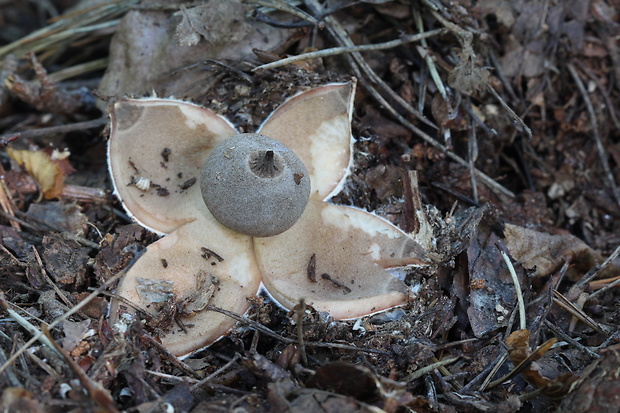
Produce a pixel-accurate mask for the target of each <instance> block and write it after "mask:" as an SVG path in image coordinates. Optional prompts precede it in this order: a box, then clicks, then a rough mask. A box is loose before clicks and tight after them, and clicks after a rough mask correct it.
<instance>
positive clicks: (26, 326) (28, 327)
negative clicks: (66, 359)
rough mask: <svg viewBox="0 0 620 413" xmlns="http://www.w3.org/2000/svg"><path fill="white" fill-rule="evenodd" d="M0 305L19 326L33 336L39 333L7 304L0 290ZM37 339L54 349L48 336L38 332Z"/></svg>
mask: <svg viewBox="0 0 620 413" xmlns="http://www.w3.org/2000/svg"><path fill="white" fill-rule="evenodd" d="M0 305H1V306H2V307H3V308H4V310H5V311H6V312H7V313H9V315H10V316H11V318H13V320H15V321H16V322H17V323H18V324H19V325H20V326H22V327H23V328H24V329H26V330H27V331H28V332H29V333H30V334H32V335H33V336H37V333H40V331H39V330H37V328H36V327H35V326H34V325H33V324H32V323H31V322H30V321H28V320H26V319H25V318H24V317H22V316H21V315H19V313H18V312H17V311H15V310H13V309H12V308H11V307H10V306H9V303H8V302H7V301H6V299H5V298H4V293H2V292H0ZM37 340H39V341H40V342H41V343H42V344H45V345H46V346H48V347H49V348H50V349H52V351H55V350H56V349H55V348H54V345H53V344H52V342H51V341H50V340H48V338H47V337H45V336H44V335H42V334H40V335H39V336H38V337H37ZM58 355H60V353H58ZM7 363H8V361H7ZM2 371H4V370H2ZM2 371H0V373H1V372H2Z"/></svg>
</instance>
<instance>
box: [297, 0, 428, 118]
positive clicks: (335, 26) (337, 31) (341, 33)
mask: <svg viewBox="0 0 620 413" xmlns="http://www.w3.org/2000/svg"><path fill="white" fill-rule="evenodd" d="M305 2H306V5H307V6H308V7H309V8H311V9H312V10H313V11H314V13H315V14H317V15H318V14H320V8H321V6H320V5H319V3H318V2H317V1H316V0H305ZM325 23H326V28H327V30H328V31H329V33H330V35H331V36H332V37H333V38H334V39H335V40H336V42H337V43H338V44H340V45H342V46H347V47H354V46H355V43H353V41H352V40H351V38H350V37H349V35H348V34H347V31H346V30H345V29H344V27H342V25H341V24H340V23H339V22H338V20H336V19H335V18H334V17H332V16H326V17H325ZM346 58H347V60H348V61H349V65H350V66H351V68H352V69H353V71H354V72H356V75H357V78H358V79H360V80H361V79H362V75H361V74H359V73H360V70H362V71H363V72H364V73H365V74H366V76H367V77H368V79H369V80H370V81H371V82H372V83H373V84H375V85H377V87H379V89H381V90H382V91H383V92H384V93H386V94H387V95H388V96H389V97H390V98H391V99H393V100H394V101H395V102H396V103H398V104H399V105H400V106H401V107H402V108H403V109H404V110H406V111H407V112H409V113H410V114H412V115H413V116H415V117H416V118H418V119H419V120H420V121H421V122H424V123H425V124H426V125H428V126H430V127H431V128H433V129H438V128H437V126H436V125H435V124H433V123H432V122H431V121H429V120H428V119H427V118H426V117H425V116H424V114H422V113H421V112H419V111H418V110H416V109H415V108H414V107H413V106H411V105H410V104H409V103H408V102H407V101H406V100H405V99H403V98H402V97H401V96H400V95H399V94H398V93H396V92H394V91H393V90H392V88H390V87H389V86H388V85H387V84H386V83H385V82H384V81H383V79H381V78H380V77H379V76H378V75H377V74H376V73H375V71H374V70H372V68H371V67H370V66H369V65H368V63H366V60H364V57H363V56H362V55H361V54H360V53H359V52H352V53H349V54H347V55H346ZM351 59H353V60H354V61H355V62H356V63H357V65H359V69H358V68H357V66H356V65H355V64H353V63H351ZM367 89H368V88H367ZM373 90H374V89H373ZM369 91H370V90H369ZM375 93H376V92H375Z"/></svg>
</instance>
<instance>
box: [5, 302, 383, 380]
mask: <svg viewBox="0 0 620 413" xmlns="http://www.w3.org/2000/svg"><path fill="white" fill-rule="evenodd" d="M205 310H208V311H215V312H217V313H220V314H224V315H226V316H228V317H230V318H232V319H233V320H237V321H239V322H241V323H243V324H247V325H249V326H251V327H252V328H254V329H256V330H258V331H260V332H261V333H264V334H267V335H268V336H270V337H273V338H275V339H277V340H280V341H282V342H284V343H288V344H298V341H297V340H296V339H292V338H288V337H284V336H282V335H280V334H278V333H276V332H275V331H273V330H271V329H270V328H268V327H265V326H264V325H262V324H260V323H257V322H256V321H253V320H250V319H248V318H247V317H243V316H240V315H239V314H236V313H233V312H232V311H228V310H224V309H223V308H219V307H215V306H213V305H208V306H206V307H205ZM305 345H306V347H326V348H338V349H343V350H352V351H363V352H366V353H376V354H382V355H384V356H389V355H391V354H390V353H389V352H387V351H382V350H375V349H372V348H362V347H356V346H350V345H347V344H337V343H317V342H305ZM0 373H2V371H0Z"/></svg>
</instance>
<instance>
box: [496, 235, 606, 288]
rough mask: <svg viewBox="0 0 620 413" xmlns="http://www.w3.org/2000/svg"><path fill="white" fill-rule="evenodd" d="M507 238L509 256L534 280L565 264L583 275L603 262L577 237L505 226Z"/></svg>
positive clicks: (597, 254)
mask: <svg viewBox="0 0 620 413" xmlns="http://www.w3.org/2000/svg"><path fill="white" fill-rule="evenodd" d="M504 236H505V237H506V238H505V243H506V247H507V248H508V251H510V255H512V257H513V258H514V259H516V260H518V261H520V262H521V265H523V267H524V268H525V269H527V270H531V271H532V274H531V275H532V276H534V277H544V276H546V275H549V274H551V273H552V272H554V271H557V270H558V269H559V268H560V267H561V266H562V265H563V264H564V262H566V260H570V262H571V263H574V264H575V265H576V266H578V268H579V269H582V270H584V271H587V270H589V269H590V268H592V267H593V266H594V265H595V264H596V263H599V262H601V261H602V258H601V256H600V254H599V253H598V252H596V251H594V250H593V249H592V248H590V247H589V246H588V245H587V244H586V243H585V242H583V241H582V240H580V239H579V238H577V237H575V236H574V235H570V234H566V235H551V234H547V233H544V232H539V231H534V230H532V229H528V228H523V227H519V226H516V225H512V224H506V225H505V226H504Z"/></svg>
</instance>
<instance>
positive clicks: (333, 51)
mask: <svg viewBox="0 0 620 413" xmlns="http://www.w3.org/2000/svg"><path fill="white" fill-rule="evenodd" d="M443 32H444V29H435V30H431V31H428V32H425V33H420V34H412V35H407V36H403V37H401V38H400V39H397V40H391V41H389V42H385V43H377V44H364V45H359V46H342V47H332V48H330V49H323V50H318V51H316V52H308V53H302V54H299V55H297V56H291V57H287V58H284V59H280V60H276V61H275V62H271V63H266V64H264V65H260V66H257V67H255V68H254V69H252V71H253V72H256V71H257V70H266V69H273V68H276V67H280V66H285V65H288V64H291V63H295V62H300V61H303V60H310V59H319V58H322V57H327V56H337V55H341V54H345V53H353V52H367V51H369V50H384V49H392V48H394V47H397V46H401V45H403V44H407V43H411V42H416V41H419V40H422V39H426V38H428V37H432V36H437V35H439V34H441V33H443Z"/></svg>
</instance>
